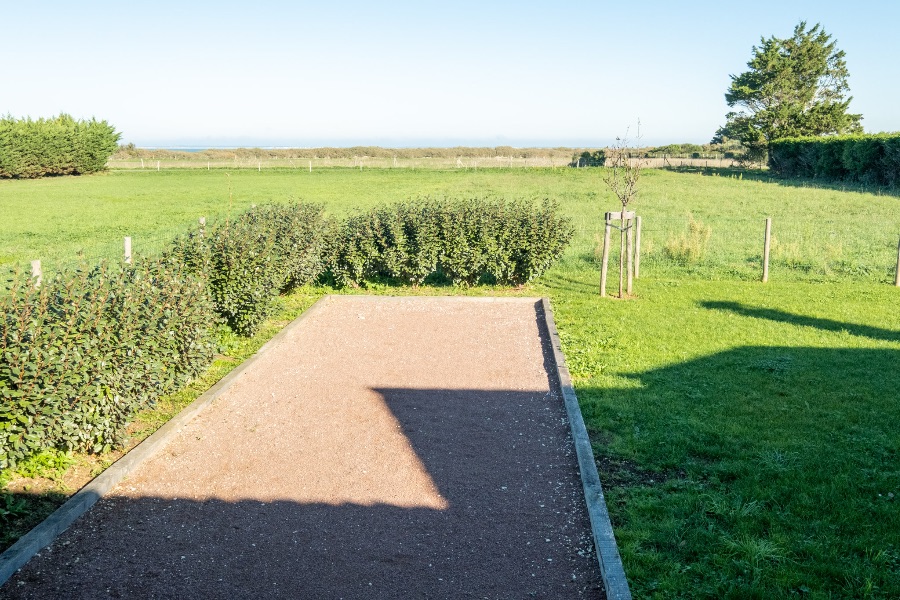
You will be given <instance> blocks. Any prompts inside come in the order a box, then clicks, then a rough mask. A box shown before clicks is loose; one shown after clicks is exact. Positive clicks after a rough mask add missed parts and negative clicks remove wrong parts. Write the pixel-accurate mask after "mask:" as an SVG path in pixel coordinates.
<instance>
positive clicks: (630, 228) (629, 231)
mask: <svg viewBox="0 0 900 600" xmlns="http://www.w3.org/2000/svg"><path fill="white" fill-rule="evenodd" d="M627 223H628V224H627V225H626V226H625V231H626V234H625V237H626V242H625V247H626V252H627V253H628V267H627V270H628V285H627V287H626V288H625V293H626V294H628V295H629V296H630V295H631V291H632V289H633V288H634V219H628V221H627Z"/></svg>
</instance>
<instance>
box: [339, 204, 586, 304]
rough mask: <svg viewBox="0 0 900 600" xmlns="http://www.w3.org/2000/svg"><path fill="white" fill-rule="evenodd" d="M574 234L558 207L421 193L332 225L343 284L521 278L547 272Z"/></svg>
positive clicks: (504, 281)
mask: <svg viewBox="0 0 900 600" xmlns="http://www.w3.org/2000/svg"><path fill="white" fill-rule="evenodd" d="M571 237H572V226H571V224H570V222H569V220H568V219H566V218H565V217H563V216H561V215H559V214H558V206H557V205H556V204H555V203H553V202H550V201H549V200H545V201H544V202H542V203H541V204H539V205H533V204H531V203H527V202H517V201H513V202H507V201H503V200H477V199H474V200H440V201H439V200H429V199H424V200H419V201H409V202H403V203H399V204H395V205H391V206H380V207H377V208H374V209H372V210H370V211H368V212H366V213H361V214H358V215H354V216H351V217H350V218H348V219H347V220H346V221H344V222H343V223H342V224H340V225H338V226H337V227H336V228H334V230H333V231H332V239H331V244H330V248H331V251H330V256H329V272H330V273H331V275H332V276H333V278H334V281H335V283H336V284H337V285H352V286H359V285H363V284H364V283H365V282H367V281H378V280H384V279H387V280H392V281H395V282H397V283H401V284H407V285H409V284H412V285H419V284H421V283H423V282H424V281H425V280H426V279H427V278H429V277H432V276H435V277H438V278H442V279H446V280H449V281H452V282H453V283H455V284H464V285H474V284H477V283H495V284H499V285H522V284H524V283H527V282H529V281H532V280H533V279H535V278H536V277H538V276H540V275H541V274H542V273H543V272H544V271H546V270H547V268H549V267H550V265H552V264H553V262H554V261H556V260H557V259H558V258H559V257H560V256H561V255H562V252H563V250H564V249H565V247H566V245H567V244H568V242H569V240H570V239H571Z"/></svg>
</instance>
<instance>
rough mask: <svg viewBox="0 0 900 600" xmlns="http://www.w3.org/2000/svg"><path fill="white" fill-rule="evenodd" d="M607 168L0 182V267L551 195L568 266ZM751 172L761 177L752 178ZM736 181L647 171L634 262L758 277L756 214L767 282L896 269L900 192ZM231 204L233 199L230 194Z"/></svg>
mask: <svg viewBox="0 0 900 600" xmlns="http://www.w3.org/2000/svg"><path fill="white" fill-rule="evenodd" d="M602 173H603V170H602V169H571V168H559V169H479V170H477V171H476V170H474V169H468V170H466V169H453V170H444V171H441V170H418V169H416V170H408V169H365V168H364V169H363V170H361V171H360V170H358V169H337V168H336V169H314V170H313V171H312V173H310V172H309V171H308V170H306V171H304V170H302V169H300V170H293V169H268V170H264V171H262V172H257V171H252V170H246V169H218V170H211V171H206V170H203V169H201V170H193V169H192V170H162V171H159V172H157V171H155V170H144V171H111V172H109V173H106V174H102V175H96V176H91V177H76V178H53V179H43V180H37V181H10V180H6V181H0V265H5V266H7V267H13V268H26V267H27V266H28V263H29V261H31V260H34V259H41V260H42V261H43V262H44V263H45V265H46V268H48V269H50V270H53V269H55V268H57V267H58V266H60V265H65V264H73V263H74V262H77V260H78V259H77V253H78V252H79V251H82V252H83V253H84V257H85V258H86V259H90V260H93V259H96V258H99V257H108V258H115V257H118V256H120V254H121V246H122V241H121V238H122V237H124V236H131V237H132V238H133V244H134V249H135V252H136V253H138V254H139V253H141V252H152V251H155V250H157V249H159V248H160V247H162V246H163V245H164V244H165V243H166V242H167V241H168V240H169V239H170V238H171V237H172V236H173V235H175V234H176V233H178V232H180V231H183V230H184V229H185V228H187V227H188V226H189V225H190V224H192V223H196V221H197V219H198V218H199V217H201V216H206V217H207V218H209V219H213V218H215V217H217V216H221V215H225V214H227V213H228V211H229V210H232V211H237V210H241V209H243V208H245V207H247V206H249V205H250V204H253V203H262V202H268V201H275V202H284V201H287V200H291V199H294V200H307V201H314V202H321V203H324V204H325V205H326V207H327V210H328V211H329V212H330V213H331V214H345V213H347V212H349V211H351V210H353V209H354V208H364V207H367V206H371V205H373V204H376V203H380V202H391V201H398V200H404V199H408V198H415V197H419V196H425V195H448V196H503V197H508V198H544V197H549V198H554V199H557V200H558V201H559V202H560V203H561V205H562V208H563V211H564V212H565V213H567V214H569V215H570V216H571V217H572V218H573V219H574V221H575V225H576V227H577V230H578V235H577V236H576V239H575V242H574V244H573V245H572V247H571V248H570V250H569V252H568V254H567V255H566V261H567V262H571V261H576V262H578V263H579V264H580V265H582V266H584V267H585V268H587V267H590V268H593V265H594V260H595V259H594V253H595V248H596V245H597V242H598V236H599V235H600V234H601V232H602V229H603V227H602V215H603V213H604V212H605V211H608V210H615V209H616V207H617V204H616V202H615V201H614V200H613V199H612V196H611V194H610V193H609V192H608V191H606V189H605V186H604V184H603V182H602V179H601V178H602ZM755 176H757V177H758V174H757V175H755ZM735 177H736V176H732V177H726V176H701V175H699V174H683V173H674V172H670V171H660V170H649V171H647V172H646V175H645V176H644V179H643V186H642V188H641V189H642V191H641V194H640V196H639V199H638V200H637V202H636V204H635V206H634V208H635V209H636V210H637V211H638V213H639V214H641V215H642V216H643V220H644V231H643V260H642V268H643V269H644V272H645V273H646V274H647V275H657V276H662V275H666V274H672V275H678V276H691V277H713V278H720V279H739V280H753V279H755V278H757V277H758V275H759V272H760V261H761V255H762V234H763V219H764V218H765V217H766V216H771V217H773V219H774V225H773V235H774V241H773V249H772V278H773V280H791V281H794V280H802V281H821V280H829V279H834V278H838V279H843V278H852V279H861V280H868V281H880V282H887V281H889V280H891V278H892V274H893V269H894V265H895V263H896V247H897V238H898V236H900V210H898V209H897V207H898V203H900V198H897V197H894V196H879V195H874V194H868V193H859V192H841V191H837V190H832V189H815V188H808V187H799V185H798V186H795V185H790V184H782V183H768V182H765V181H747V180H739V179H737V178H735ZM229 197H231V199H229ZM689 213H690V214H692V215H693V217H694V218H695V219H696V220H698V221H700V222H702V223H703V224H705V225H706V226H709V227H710V228H711V229H710V237H709V241H708V244H706V248H705V252H704V253H703V256H701V257H699V258H698V259H696V260H692V261H688V262H685V261H684V260H681V259H680V258H679V257H678V256H677V255H675V256H673V254H672V253H671V252H668V253H667V251H666V245H667V244H668V245H669V246H670V247H671V246H673V244H675V243H676V242H677V241H678V238H679V237H681V236H684V235H686V234H687V231H688V214H689Z"/></svg>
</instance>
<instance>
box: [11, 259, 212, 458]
mask: <svg viewBox="0 0 900 600" xmlns="http://www.w3.org/2000/svg"><path fill="white" fill-rule="evenodd" d="M0 312H2V321H0V399H2V404H0V468H6V467H9V466H13V465H14V464H15V463H16V462H18V461H20V460H22V459H24V458H25V457H27V456H29V455H30V454H33V453H35V452H37V451H40V450H43V449H46V448H59V449H64V450H79V451H90V452H101V451H106V450H108V449H110V448H112V447H116V446H118V445H120V444H121V442H122V441H123V439H124V432H125V427H126V425H127V424H128V423H129V421H130V420H131V419H132V418H133V416H134V415H135V413H136V412H137V411H138V410H139V409H141V408H143V407H145V406H148V405H152V404H153V403H154V402H155V401H156V400H157V399H158V398H159V396H160V395H162V394H166V393H169V392H172V391H175V390H176V389H178V388H179V387H180V386H181V385H183V384H184V383H185V382H186V381H188V380H190V379H191V378H193V377H194V376H196V375H197V374H198V373H199V372H201V371H202V370H203V369H205V368H206V367H207V366H208V365H209V364H210V362H211V361H212V357H213V353H214V350H215V337H214V335H215V334H214V326H215V317H214V313H213V311H212V305H211V303H210V300H209V296H208V293H207V288H206V285H205V282H204V281H203V280H202V279H198V278H197V277H194V276H191V275H189V274H188V273H186V271H185V270H184V269H182V268H181V267H180V266H179V265H178V264H176V263H173V262H171V261H169V260H166V259H160V260H155V261H146V262H141V263H139V264H137V265H135V266H131V265H127V266H125V267H124V268H121V269H118V268H117V269H113V268H111V267H109V266H108V265H106V264H101V265H100V266H98V267H95V268H93V269H90V270H87V269H85V270H79V271H75V272H69V273H62V274H60V275H57V276H56V277H54V278H52V279H49V280H45V281H44V283H43V284H42V285H41V287H40V288H39V289H35V287H34V282H33V280H31V278H29V277H27V276H25V275H21V274H19V275H15V276H14V277H13V278H12V280H11V281H10V285H9V288H8V289H7V291H6V292H5V293H4V294H3V296H2V298H0Z"/></svg>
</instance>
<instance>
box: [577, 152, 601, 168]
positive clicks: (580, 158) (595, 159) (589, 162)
mask: <svg viewBox="0 0 900 600" xmlns="http://www.w3.org/2000/svg"><path fill="white" fill-rule="evenodd" d="M605 164H606V150H595V151H593V152H589V151H587V150H585V151H584V152H582V153H581V154H580V155H579V154H576V155H575V156H573V157H572V162H570V163H569V166H570V167H602V166H604V165H605Z"/></svg>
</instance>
